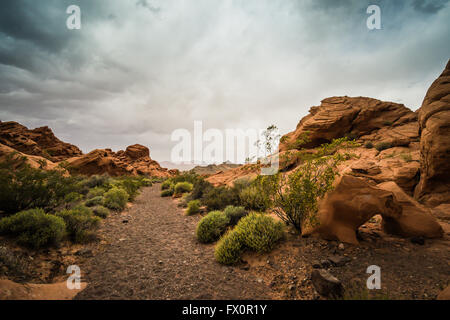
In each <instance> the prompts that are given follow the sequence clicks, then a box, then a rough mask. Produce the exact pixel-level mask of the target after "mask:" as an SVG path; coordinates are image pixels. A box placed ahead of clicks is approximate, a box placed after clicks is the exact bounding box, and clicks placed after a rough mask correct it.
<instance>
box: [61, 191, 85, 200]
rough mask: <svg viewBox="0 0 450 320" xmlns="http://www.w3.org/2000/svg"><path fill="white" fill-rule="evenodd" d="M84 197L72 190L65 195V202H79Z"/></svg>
mask: <svg viewBox="0 0 450 320" xmlns="http://www.w3.org/2000/svg"><path fill="white" fill-rule="evenodd" d="M82 199H83V195H81V194H79V193H78V192H70V193H68V194H67V195H66V196H65V197H64V202H66V203H71V202H79V201H81V200H82Z"/></svg>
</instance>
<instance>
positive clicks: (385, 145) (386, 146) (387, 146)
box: [375, 142, 392, 151]
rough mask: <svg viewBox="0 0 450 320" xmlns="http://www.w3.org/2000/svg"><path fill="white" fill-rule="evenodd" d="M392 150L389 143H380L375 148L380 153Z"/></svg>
mask: <svg viewBox="0 0 450 320" xmlns="http://www.w3.org/2000/svg"><path fill="white" fill-rule="evenodd" d="M390 148H392V145H391V144H390V143H389V142H380V143H377V145H376V146H375V149H377V150H378V151H383V150H386V149H390Z"/></svg>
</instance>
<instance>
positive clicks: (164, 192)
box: [161, 189, 173, 198]
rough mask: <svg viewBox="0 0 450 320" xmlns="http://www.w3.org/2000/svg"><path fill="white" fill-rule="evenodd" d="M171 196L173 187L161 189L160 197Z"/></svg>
mask: <svg viewBox="0 0 450 320" xmlns="http://www.w3.org/2000/svg"><path fill="white" fill-rule="evenodd" d="M171 196H173V189H167V190H163V191H161V197H163V198H164V197H171Z"/></svg>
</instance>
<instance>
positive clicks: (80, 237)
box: [56, 205, 100, 243]
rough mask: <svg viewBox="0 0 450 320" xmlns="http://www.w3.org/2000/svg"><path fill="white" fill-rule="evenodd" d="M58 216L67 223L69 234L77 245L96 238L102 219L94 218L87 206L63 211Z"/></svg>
mask: <svg viewBox="0 0 450 320" xmlns="http://www.w3.org/2000/svg"><path fill="white" fill-rule="evenodd" d="M56 215H57V216H58V217H60V218H62V219H64V222H65V223H66V230H67V234H68V235H69V237H70V239H71V240H72V241H73V242H76V243H86V242H89V241H91V240H93V239H94V238H95V230H96V229H97V228H98V226H99V223H100V218H99V217H96V216H94V214H93V213H92V211H91V210H90V209H89V208H87V207H85V206H81V205H80V206H77V207H75V208H73V209H71V210H62V211H60V212H58V213H56Z"/></svg>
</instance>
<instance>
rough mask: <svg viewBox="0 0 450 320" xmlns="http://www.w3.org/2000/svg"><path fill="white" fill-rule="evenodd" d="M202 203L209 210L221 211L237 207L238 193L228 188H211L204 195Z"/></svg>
mask: <svg viewBox="0 0 450 320" xmlns="http://www.w3.org/2000/svg"><path fill="white" fill-rule="evenodd" d="M202 202H203V204H204V205H206V206H207V207H208V209H209V210H223V209H225V208H226V207H227V206H237V205H239V202H240V201H239V193H238V191H237V190H236V189H233V188H228V187H217V188H212V189H211V190H209V191H208V192H207V193H206V194H205V195H204V197H203V199H202Z"/></svg>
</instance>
